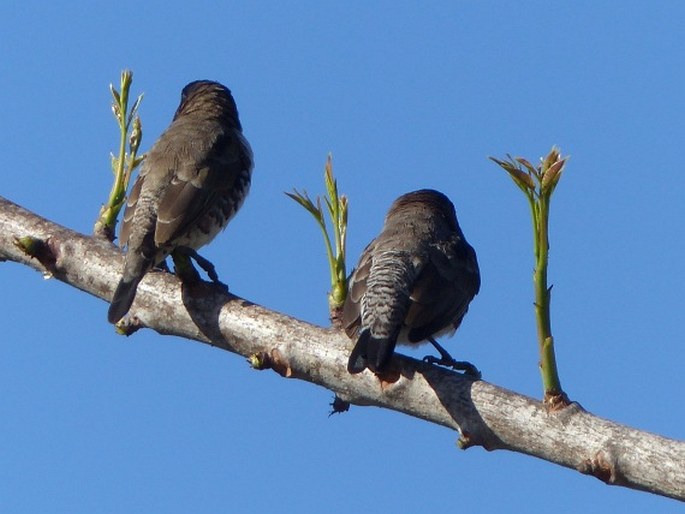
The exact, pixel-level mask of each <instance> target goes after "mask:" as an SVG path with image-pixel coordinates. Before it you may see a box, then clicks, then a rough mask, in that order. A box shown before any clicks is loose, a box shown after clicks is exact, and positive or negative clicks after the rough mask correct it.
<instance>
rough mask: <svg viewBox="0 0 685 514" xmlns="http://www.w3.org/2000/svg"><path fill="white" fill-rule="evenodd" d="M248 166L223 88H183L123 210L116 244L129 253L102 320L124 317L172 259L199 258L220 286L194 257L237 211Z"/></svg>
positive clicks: (206, 84) (205, 84) (203, 84)
mask: <svg viewBox="0 0 685 514" xmlns="http://www.w3.org/2000/svg"><path fill="white" fill-rule="evenodd" d="M252 166H253V158H252V150H251V149H250V145H249V143H248V142H247V140H246V139H245V138H244V137H243V134H242V126H241V124H240V120H239V118H238V110H237V108H236V104H235V101H234V100H233V96H232V95H231V92H230V91H229V90H228V88H226V87H225V86H223V85H221V84H219V83H218V82H212V81H208V80H198V81H195V82H191V83H190V84H188V85H187V86H186V87H184V88H183V91H182V93H181V103H180V105H179V107H178V109H177V110H176V114H175V115H174V119H173V121H172V122H171V125H169V128H167V130H166V131H165V132H164V133H163V134H162V135H161V137H160V138H159V140H158V141H157V142H156V143H155V144H154V145H153V147H152V149H151V150H150V151H149V152H148V154H147V157H146V158H145V160H144V161H143V164H142V167H141V171H140V174H139V176H138V179H137V180H136V182H135V184H134V185H133V189H132V190H131V194H130V195H129V198H128V200H127V203H126V210H125V212H124V219H123V223H122V225H121V232H120V235H119V239H120V245H121V246H122V247H124V246H127V247H128V251H127V253H126V257H125V261H124V270H123V274H122V278H121V281H120V282H119V285H118V286H117V289H116V291H115V292H114V297H113V298H112V303H111V305H110V307H109V312H108V314H107V318H108V319H109V321H110V323H115V322H117V321H118V320H119V319H121V318H122V317H123V316H124V315H125V314H126V313H127V312H128V310H129V309H130V307H131V304H132V303H133V299H134V298H135V294H136V288H137V286H138V284H139V283H140V281H141V280H142V279H143V277H144V276H145V273H147V272H148V271H149V270H150V269H152V268H153V267H154V266H159V265H161V264H163V262H164V260H165V259H166V257H167V256H168V255H169V254H172V253H182V254H185V255H188V256H192V257H194V258H196V260H197V261H198V263H200V265H201V266H203V268H205V269H207V270H208V273H209V276H210V278H212V279H213V280H215V281H216V280H218V278H217V277H216V274H215V273H214V272H213V269H208V268H207V266H206V265H207V264H208V262H207V261H205V260H204V259H201V258H199V256H198V255H197V253H196V252H195V250H197V249H198V248H200V247H201V246H204V245H205V244H207V243H209V242H210V241H211V240H212V239H214V237H215V236H216V235H217V234H218V233H219V232H221V230H223V229H224V228H225V227H226V225H227V224H228V222H229V221H230V219H231V218H232V217H233V216H234V215H235V214H236V212H237V211H238V209H240V206H241V205H242V204H243V201H244V200H245V197H246V196H247V193H248V191H249V189H250V179H251V175H252ZM203 263H204V264H205V265H203ZM210 268H211V265H210Z"/></svg>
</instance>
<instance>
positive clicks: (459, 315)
mask: <svg viewBox="0 0 685 514" xmlns="http://www.w3.org/2000/svg"><path fill="white" fill-rule="evenodd" d="M348 284H349V285H348V292H347V297H346V299H345V303H344V305H343V315H342V325H343V328H344V330H345V332H346V333H347V335H348V336H349V337H350V338H351V339H352V340H353V341H355V344H354V347H353V349H352V352H351V354H350V357H349V361H348V364H347V370H348V371H349V372H350V373H352V374H356V373H360V372H362V371H364V369H366V368H368V369H370V370H371V371H373V372H374V373H378V372H382V371H383V370H385V369H386V368H387V366H388V363H389V361H390V359H391V357H392V355H393V352H394V350H395V346H396V344H398V343H403V344H412V345H413V344H418V343H423V342H430V343H431V344H433V346H435V348H436V349H437V350H438V352H439V353H440V358H439V359H438V358H436V357H433V356H428V357H426V358H425V359H424V360H426V361H427V362H431V363H437V364H441V365H447V366H451V367H453V368H455V369H460V370H463V371H465V372H466V373H468V374H471V375H475V376H477V377H480V372H478V370H477V369H476V368H475V366H473V365H472V364H470V363H468V362H459V361H455V360H454V359H452V357H451V356H450V355H449V354H448V353H447V351H446V350H445V349H444V348H442V346H441V345H440V344H438V343H437V341H436V338H437V337H439V336H441V335H444V334H450V333H451V334H453V333H454V332H455V331H456V329H457V328H458V327H459V325H460V324H461V321H462V319H463V318H464V315H465V314H466V312H467V311H468V308H469V303H470V302H471V300H473V298H474V297H475V296H476V294H478V291H479V290H480V270H479V268H478V260H477V258H476V252H475V250H474V249H473V247H472V246H471V245H470V244H469V243H468V242H467V241H466V238H465V237H464V234H463V232H462V231H461V228H460V227H459V222H458V221H457V216H456V212H455V209H454V205H453V204H452V202H451V201H450V200H449V198H447V196H445V195H444V194H443V193H441V192H439V191H435V190H433V189H421V190H419V191H413V192H410V193H407V194H404V195H402V196H400V197H399V198H398V199H397V200H395V201H394V202H393V204H392V205H391V207H390V210H389V211H388V213H387V215H386V217H385V222H384V224H383V228H382V231H381V233H380V234H379V235H378V237H376V238H375V239H374V240H373V241H371V243H369V245H368V246H367V247H366V248H365V249H364V251H363V252H362V254H361V256H360V258H359V263H358V264H357V266H356V268H355V269H354V270H353V271H352V273H351V275H350V278H349V282H348Z"/></svg>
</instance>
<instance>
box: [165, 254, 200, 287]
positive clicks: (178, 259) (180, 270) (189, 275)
mask: <svg viewBox="0 0 685 514" xmlns="http://www.w3.org/2000/svg"><path fill="white" fill-rule="evenodd" d="M171 259H172V260H173V261H174V273H176V276H177V277H178V278H179V279H181V282H183V283H184V284H196V283H198V282H200V274H199V273H198V272H197V270H196V269H195V267H194V266H193V262H192V261H191V260H190V255H188V254H187V253H186V251H185V248H184V249H180V248H177V249H176V250H174V251H173V252H172V254H171Z"/></svg>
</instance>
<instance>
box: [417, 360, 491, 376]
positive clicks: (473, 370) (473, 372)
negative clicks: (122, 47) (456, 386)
mask: <svg viewBox="0 0 685 514" xmlns="http://www.w3.org/2000/svg"><path fill="white" fill-rule="evenodd" d="M423 362H426V363H428V364H437V365H438V366H445V367H446V368H452V369H454V370H456V371H463V372H464V375H467V376H470V377H473V378H475V379H477V380H480V378H481V376H482V375H481V372H480V371H479V370H478V368H477V367H476V366H474V365H473V364H471V363H470V362H467V361H457V360H454V359H452V358H451V357H449V358H445V357H435V356H433V355H426V356H425V357H424V358H423Z"/></svg>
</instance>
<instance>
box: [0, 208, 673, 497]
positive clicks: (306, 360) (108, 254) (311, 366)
mask: <svg viewBox="0 0 685 514" xmlns="http://www.w3.org/2000/svg"><path fill="white" fill-rule="evenodd" d="M0 260H10V261H15V262H18V263H21V264H25V265H27V266H30V267H32V268H34V269H36V270H39V271H41V272H43V273H49V274H51V275H52V276H54V277H55V278H57V279H58V280H61V281H63V282H66V283H67V284H70V285H72V286H74V287H76V288H78V289H81V290H82V291H85V292H87V293H90V294H92V295H94V296H97V297H98V298H102V299H103V300H107V301H108V300H109V299H110V297H111V295H112V292H113V290H114V288H115V287H116V284H117V282H118V280H119V274H120V271H121V266H122V256H121V254H120V252H119V251H118V250H117V249H116V248H115V246H114V245H113V244H111V243H110V242H108V241H105V240H100V239H95V238H93V237H89V236H84V235H82V234H78V233H76V232H74V231H71V230H69V229H67V228H64V227H61V226H59V225H57V224H55V223H53V222H51V221H49V220H46V219H44V218H41V217H39V216H37V215H35V214H33V213H31V212H29V211H27V210H25V209H23V208H22V207H19V206H18V205H16V204H13V203H12V202H10V201H8V200H5V199H4V198H2V197H0ZM131 313H132V314H133V315H134V319H137V322H138V323H139V324H140V325H142V326H145V327H148V328H151V329H153V330H155V331H157V332H159V333H160V334H173V335H177V336H181V337H185V338H188V339H192V340H195V341H200V342H203V343H207V344H211V345H213V346H217V347H219V348H222V349H224V350H227V351H230V352H234V353H238V354H241V355H244V356H246V357H247V356H253V355H255V354H258V356H259V359H258V360H259V361H260V362H261V363H262V366H263V367H271V368H273V369H274V370H275V371H277V372H278V373H279V374H281V375H282V376H284V377H288V378H298V379H301V380H306V381H308V382H312V383H314V384H318V385H320V386H323V387H325V388H327V389H330V390H331V391H334V392H335V393H336V394H337V395H338V396H339V397H340V398H342V399H344V400H346V401H349V402H351V403H354V404H357V405H375V406H378V407H383V408H387V409H392V410H396V411H399V412H403V413H405V414H408V415H410V416H414V417H417V418H421V419H424V420H426V421H429V422H431V423H437V424H439V425H443V426H445V427H448V428H451V429H454V430H459V431H460V432H461V437H460V439H459V445H460V446H461V447H462V448H468V447H470V446H483V447H484V448H485V449H487V450H511V451H515V452H519V453H525V454H528V455H532V456H535V457H538V458H540V459H544V460H547V461H550V462H554V463H556V464H560V465H562V466H566V467H568V468H572V469H576V470H578V471H580V472H581V473H586V474H590V475H593V476H595V477H597V478H599V479H600V480H603V481H604V482H606V483H608V484H614V485H622V486H625V487H629V488H632V489H638V490H643V491H649V492H652V493H655V494H660V495H663V496H668V497H671V498H676V499H679V500H681V501H683V500H685V465H684V464H683V463H685V443H684V442H681V441H676V440H673V439H668V438H665V437H661V436H658V435H654V434H651V433H648V432H643V431H639V430H635V429H633V428H629V427H626V426H623V425H619V424H617V423H613V422H611V421H608V420H605V419H602V418H599V417H597V416H594V415H593V414H590V413H589V412H587V411H585V410H583V408H582V407H581V406H580V405H579V404H577V403H573V404H571V405H570V406H569V407H566V408H564V409H561V410H559V411H555V412H552V411H549V410H548V409H546V408H545V407H544V406H543V404H542V402H540V401H537V400H534V399H532V398H528V397H526V396H522V395H519V394H516V393H513V392H511V391H508V390H506V389H503V388H500V387H497V386H495V385H492V384H489V383H488V382H485V381H472V380H471V379H469V378H466V377H463V376H462V375H459V374H457V373H455V372H452V371H450V370H447V369H444V368H439V367H436V366H432V365H429V364H426V363H423V362H420V361H417V360H415V359H410V358H408V357H404V356H397V357H396V358H395V359H394V361H393V363H394V365H393V366H392V367H393V368H394V371H393V372H389V373H388V374H387V375H384V376H383V377H382V379H379V378H378V377H376V376H375V375H373V374H372V373H370V372H369V371H365V372H364V373H361V374H359V375H350V374H349V373H347V371H346V368H345V365H346V361H347V357H348V353H349V351H350V347H351V345H352V343H351V341H350V340H349V339H348V338H347V337H346V336H345V335H344V333H342V332H340V331H337V330H333V329H326V328H321V327H318V326H315V325H312V324H309V323H305V322H303V321H300V320H297V319H295V318H292V317H290V316H286V315H284V314H280V313H277V312H274V311H270V310H268V309H266V308H264V307H261V306H259V305H255V304H253V303H251V302H249V301H247V300H244V299H242V298H239V297H237V296H233V295H231V294H228V293H226V292H225V291H223V290H222V289H220V288H219V287H217V286H215V285H212V284H201V285H199V286H195V287H185V286H182V285H181V284H180V282H179V281H178V280H177V279H176V277H174V276H173V275H172V274H170V273H164V272H153V273H148V274H147V276H146V277H145V278H144V279H143V281H142V282H141V284H140V286H139V287H138V294H137V296H136V301H135V303H134V305H133V308H132V309H131ZM102 320H103V323H105V311H104V310H103V314H102Z"/></svg>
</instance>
